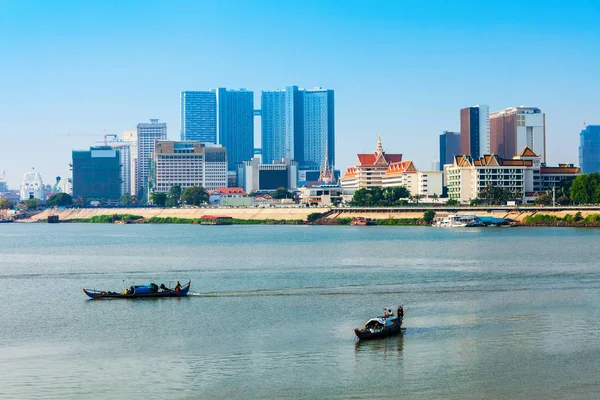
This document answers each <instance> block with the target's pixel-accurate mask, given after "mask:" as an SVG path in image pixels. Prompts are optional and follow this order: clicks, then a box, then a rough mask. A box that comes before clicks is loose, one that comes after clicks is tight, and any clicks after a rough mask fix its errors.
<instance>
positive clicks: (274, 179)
mask: <svg viewBox="0 0 600 400" xmlns="http://www.w3.org/2000/svg"><path fill="white" fill-rule="evenodd" d="M237 182H238V185H239V186H240V187H243V188H244V190H245V191H246V192H247V193H252V192H258V191H267V192H268V191H274V190H276V189H278V188H280V187H283V188H286V189H288V190H296V189H297V188H298V162H296V161H293V160H289V159H288V160H281V161H279V162H273V163H270V164H261V161H260V159H259V158H257V157H256V158H253V159H252V160H249V161H243V162H241V163H238V165H237Z"/></svg>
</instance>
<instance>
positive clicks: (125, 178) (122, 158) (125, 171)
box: [107, 141, 135, 195]
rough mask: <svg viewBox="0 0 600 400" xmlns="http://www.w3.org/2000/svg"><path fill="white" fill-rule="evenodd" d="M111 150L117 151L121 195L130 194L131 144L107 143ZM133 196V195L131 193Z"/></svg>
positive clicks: (120, 142) (121, 142) (132, 144)
mask: <svg viewBox="0 0 600 400" xmlns="http://www.w3.org/2000/svg"><path fill="white" fill-rule="evenodd" d="M107 144H108V145H109V146H110V147H111V148H113V149H117V150H119V162H120V164H121V195H123V194H125V193H128V194H132V193H131V175H132V173H131V164H132V162H131V148H132V146H134V143H133V142H123V141H114V142H109V143H107ZM133 194H135V193H133Z"/></svg>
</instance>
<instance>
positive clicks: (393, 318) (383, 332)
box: [354, 306, 404, 340]
mask: <svg viewBox="0 0 600 400" xmlns="http://www.w3.org/2000/svg"><path fill="white" fill-rule="evenodd" d="M403 318H404V309H403V308H402V306H400V307H398V314H397V315H394V313H393V312H392V311H391V310H390V309H389V308H385V312H384V313H383V315H382V316H381V317H377V318H371V319H370V320H368V321H367V323H366V324H365V326H364V328H362V329H358V328H356V329H355V330H354V334H356V337H357V338H358V340H370V339H379V338H383V337H386V336H391V335H395V334H398V333H400V330H401V328H402V319H403Z"/></svg>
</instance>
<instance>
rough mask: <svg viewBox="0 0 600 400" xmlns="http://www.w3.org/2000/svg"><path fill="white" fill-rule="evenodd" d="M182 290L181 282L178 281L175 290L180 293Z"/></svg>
mask: <svg viewBox="0 0 600 400" xmlns="http://www.w3.org/2000/svg"><path fill="white" fill-rule="evenodd" d="M180 290H181V283H179V281H177V285H176V286H175V291H176V292H177V293H179V291H180Z"/></svg>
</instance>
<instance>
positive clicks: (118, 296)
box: [83, 281, 191, 300]
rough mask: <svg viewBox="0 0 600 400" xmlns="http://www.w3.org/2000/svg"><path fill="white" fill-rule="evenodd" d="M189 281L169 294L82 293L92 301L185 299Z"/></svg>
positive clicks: (89, 291) (97, 291)
mask: <svg viewBox="0 0 600 400" xmlns="http://www.w3.org/2000/svg"><path fill="white" fill-rule="evenodd" d="M190 285H191V281H190V282H188V283H186V284H185V285H184V286H182V287H181V290H180V291H178V292H176V291H170V292H156V293H132V294H123V293H115V292H108V291H100V290H92V289H83V293H85V294H86V295H87V296H88V297H90V298H91V299H94V300H100V299H147V298H161V297H185V296H187V294H188V292H189V290H190Z"/></svg>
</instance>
